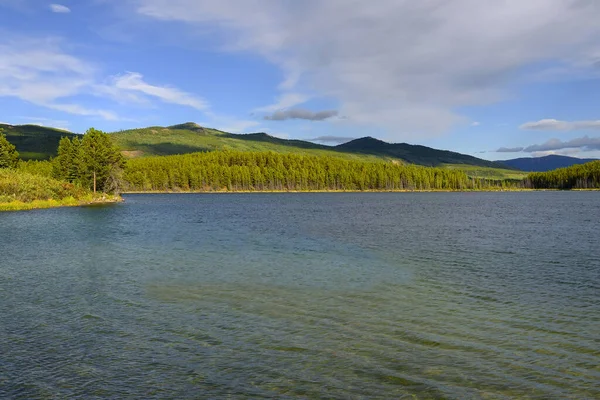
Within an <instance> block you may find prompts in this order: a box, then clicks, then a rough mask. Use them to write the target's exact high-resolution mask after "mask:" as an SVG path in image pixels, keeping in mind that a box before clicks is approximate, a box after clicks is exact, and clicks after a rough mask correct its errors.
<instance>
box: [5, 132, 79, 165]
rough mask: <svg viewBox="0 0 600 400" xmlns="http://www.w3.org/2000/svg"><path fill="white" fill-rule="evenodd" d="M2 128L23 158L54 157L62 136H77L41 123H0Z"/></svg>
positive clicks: (40, 158)
mask: <svg viewBox="0 0 600 400" xmlns="http://www.w3.org/2000/svg"><path fill="white" fill-rule="evenodd" d="M0 128H1V129H2V130H3V131H4V134H5V135H6V138H7V139H8V141H9V142H11V143H12V144H14V145H15V147H16V148H17V151H18V152H19V156H20V157H21V158H22V159H23V160H47V159H48V158H50V157H54V156H55V155H56V152H57V150H58V142H59V141H60V138H62V137H63V136H67V137H74V136H75V134H74V133H71V132H69V131H64V130H61V129H56V128H47V127H45V126H39V125H6V124H0Z"/></svg>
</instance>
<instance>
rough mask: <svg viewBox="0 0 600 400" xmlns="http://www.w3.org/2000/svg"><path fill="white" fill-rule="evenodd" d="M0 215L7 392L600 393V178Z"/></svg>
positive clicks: (150, 201) (177, 200)
mask: <svg viewBox="0 0 600 400" xmlns="http://www.w3.org/2000/svg"><path fill="white" fill-rule="evenodd" d="M126 200H127V201H126V203H125V204H121V205H116V206H114V207H107V208H97V209H96V208H92V209H86V208H83V209H60V210H44V211H34V212H26V213H11V214H1V215H0V234H1V235H2V236H1V237H2V239H1V241H0V254H1V259H0V296H1V297H2V302H1V303H0V315H1V316H2V324H0V354H2V356H1V357H0V397H9V398H12V397H14V398H32V397H36V398H57V397H58V398H63V397H86V398H88V397H137V398H165V397H168V398H202V397H213V398H219V397H226V396H229V397H233V398H318V397H325V398H340V399H346V398H419V399H421V398H422V399H428V398H432V399H434V398H456V399H462V398H482V399H504V398H544V399H546V398H556V399H563V398H578V399H581V398H590V399H591V398H598V397H600V390H599V389H598V382H599V381H600V368H599V365H600V337H599V334H598V332H600V249H599V248H598V246H597V243H598V239H599V238H600V235H599V234H598V233H597V217H594V216H600V201H598V194H597V193H498V194H490V193H470V194H460V193H459V194H448V193H447V194H434V193H429V194H292V195H283V194H269V195H267V194H265V195H263V194H251V195H144V196H142V195H135V196H134V195H131V196H128V197H127V199H126Z"/></svg>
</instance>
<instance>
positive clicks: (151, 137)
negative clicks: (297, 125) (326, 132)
mask: <svg viewBox="0 0 600 400" xmlns="http://www.w3.org/2000/svg"><path fill="white" fill-rule="evenodd" d="M112 135H113V138H114V139H115V140H116V142H117V144H118V146H119V147H120V148H121V149H123V150H126V151H127V152H128V153H127V154H128V155H130V156H142V155H145V156H148V155H171V154H185V153H193V152H198V151H211V150H237V151H274V152H278V153H303V154H309V155H330V156H336V157H343V158H348V159H357V160H366V161H372V160H376V159H384V160H398V161H403V162H405V163H409V164H418V165H426V166H442V165H444V164H461V165H471V166H479V167H488V168H504V169H506V166H504V165H500V164H498V163H495V162H492V161H487V160H482V159H479V158H476V157H472V156H469V155H465V154H460V153H456V152H452V151H445V150H437V149H432V148H430V147H425V146H418V145H410V144H406V143H400V144H392V143H387V142H384V141H381V140H378V139H374V138H371V137H365V138H362V139H356V140H353V141H351V142H348V143H345V144H341V145H338V146H335V147H331V146H325V145H321V144H316V143H311V142H306V141H302V140H287V139H280V138H277V137H273V136H270V135H268V134H266V133H252V134H243V135H240V134H232V133H227V132H223V131H219V130H216V129H210V128H204V127H201V126H198V125H196V124H194V123H186V124H180V125H174V126H170V127H150V128H143V129H133V130H127V131H121V132H115V133H113V134H112Z"/></svg>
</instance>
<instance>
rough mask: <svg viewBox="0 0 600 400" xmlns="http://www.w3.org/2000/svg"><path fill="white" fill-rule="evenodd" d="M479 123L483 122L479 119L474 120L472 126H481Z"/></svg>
mask: <svg viewBox="0 0 600 400" xmlns="http://www.w3.org/2000/svg"><path fill="white" fill-rule="evenodd" d="M479 125H481V123H480V122H478V121H473V122H471V126H473V127H475V126H479Z"/></svg>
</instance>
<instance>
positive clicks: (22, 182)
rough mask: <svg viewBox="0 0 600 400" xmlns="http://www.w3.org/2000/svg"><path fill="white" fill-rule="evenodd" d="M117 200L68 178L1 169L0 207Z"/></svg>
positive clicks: (19, 208) (17, 207)
mask: <svg viewBox="0 0 600 400" xmlns="http://www.w3.org/2000/svg"><path fill="white" fill-rule="evenodd" d="M117 201H120V197H119V196H112V195H105V194H100V195H97V196H95V197H94V195H93V194H92V193H91V192H90V191H89V190H87V189H84V188H81V187H77V186H75V185H73V184H70V183H68V182H62V181H58V180H56V179H52V178H49V177H46V176H41V175H36V174H31V173H28V172H24V171H20V170H10V169H0V211H15V210H31V209H34V208H50V207H65V206H80V205H86V204H94V203H108V202H117Z"/></svg>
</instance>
